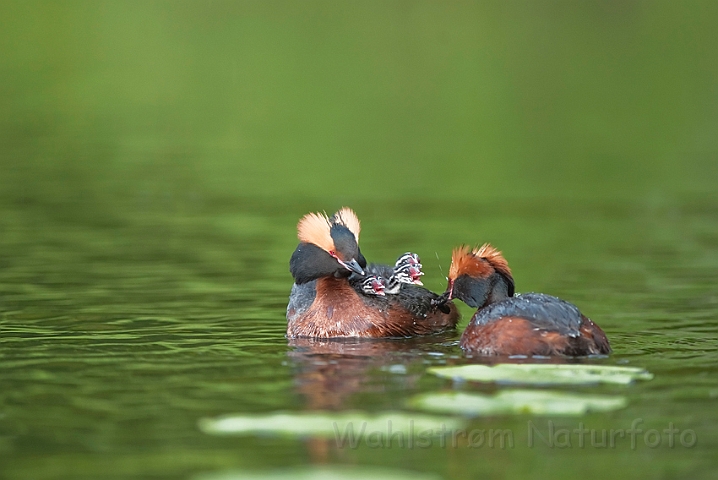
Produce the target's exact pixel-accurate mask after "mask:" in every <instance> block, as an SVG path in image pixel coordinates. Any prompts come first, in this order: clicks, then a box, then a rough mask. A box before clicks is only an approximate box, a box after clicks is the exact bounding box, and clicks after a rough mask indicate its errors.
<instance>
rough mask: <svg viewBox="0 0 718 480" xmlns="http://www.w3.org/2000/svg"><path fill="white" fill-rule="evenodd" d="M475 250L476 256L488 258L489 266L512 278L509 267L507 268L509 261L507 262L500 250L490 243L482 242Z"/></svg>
mask: <svg viewBox="0 0 718 480" xmlns="http://www.w3.org/2000/svg"><path fill="white" fill-rule="evenodd" d="M475 252H476V256H478V257H481V258H485V259H486V260H488V261H489V263H490V264H491V266H492V267H494V268H495V269H496V270H498V271H499V272H501V273H503V274H504V275H506V276H507V277H509V278H513V277H512V275H511V269H510V268H509V262H507V261H506V259H505V258H504V256H503V255H502V254H501V252H500V251H498V250H497V249H495V248H494V247H493V246H491V244H488V243H484V244H483V245H482V246H481V248H479V249H478V250H475Z"/></svg>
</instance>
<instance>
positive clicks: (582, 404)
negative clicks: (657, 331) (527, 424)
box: [409, 390, 628, 417]
mask: <svg viewBox="0 0 718 480" xmlns="http://www.w3.org/2000/svg"><path fill="white" fill-rule="evenodd" d="M627 404H628V402H627V401H626V399H625V398H624V397H621V396H606V395H580V394H574V393H564V392H556V391H545V390H504V391H501V392H499V393H497V394H496V395H481V394H474V393H464V392H451V393H428V394H423V395H418V396H416V397H414V398H412V399H411V400H409V405H410V406H411V407H413V408H416V409H419V410H427V411H430V412H440V413H454V414H460V415H466V416H471V417H478V416H488V415H522V414H533V415H584V414H586V413H588V412H607V411H611V410H618V409H621V408H624V407H625V406H626V405H627Z"/></svg>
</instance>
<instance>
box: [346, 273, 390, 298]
mask: <svg viewBox="0 0 718 480" xmlns="http://www.w3.org/2000/svg"><path fill="white" fill-rule="evenodd" d="M350 278H351V277H350ZM350 283H351V280H350ZM358 288H359V289H360V290H361V292H362V293H363V294H364V295H379V296H382V297H383V296H384V295H385V294H386V293H385V291H384V290H385V289H386V283H385V282H384V279H383V278H381V277H380V276H378V275H367V276H365V277H364V278H363V279H361V281H360V282H359V285H358Z"/></svg>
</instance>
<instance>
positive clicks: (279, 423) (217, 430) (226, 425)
mask: <svg viewBox="0 0 718 480" xmlns="http://www.w3.org/2000/svg"><path fill="white" fill-rule="evenodd" d="M462 424H463V421H462V420H461V419H457V418H451V417H438V416H429V415H415V414H409V413H405V412H385V413H380V414H368V413H364V412H341V413H331V412H306V413H304V412H297V413H290V412H277V413H272V414H269V415H228V416H222V417H218V418H205V419H202V420H200V421H199V428H200V429H201V430H202V431H203V432H205V433H209V434H213V435H253V434H259V435H282V436H290V437H305V436H318V437H328V438H336V439H338V440H339V439H341V438H345V439H349V441H354V440H356V439H358V440H357V441H359V442H361V441H362V438H364V437H365V436H367V435H369V434H372V433H376V432H378V433H379V434H380V435H381V434H387V432H388V433H389V434H391V433H396V432H402V433H405V434H407V435H413V434H414V433H415V432H429V431H432V432H436V434H437V435H438V434H439V432H443V431H446V430H449V429H453V428H459V427H460V426H461V425H462ZM427 435H431V433H427Z"/></svg>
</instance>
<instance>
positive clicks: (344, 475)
mask: <svg viewBox="0 0 718 480" xmlns="http://www.w3.org/2000/svg"><path fill="white" fill-rule="evenodd" d="M367 478H371V479H372V480H439V479H441V477H439V476H438V475H434V474H431V473H418V472H412V471H408V470H396V469H388V468H376V467H351V466H330V467H297V468H284V469H281V470H270V471H267V472H262V471H257V472H247V471H240V470H236V471H232V470H229V471H225V472H216V473H204V474H201V475H197V476H196V477H193V480H285V479H293V480H335V479H336V480H366V479H367Z"/></svg>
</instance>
